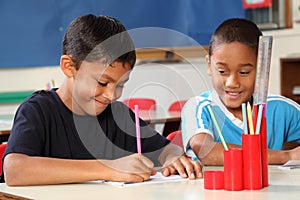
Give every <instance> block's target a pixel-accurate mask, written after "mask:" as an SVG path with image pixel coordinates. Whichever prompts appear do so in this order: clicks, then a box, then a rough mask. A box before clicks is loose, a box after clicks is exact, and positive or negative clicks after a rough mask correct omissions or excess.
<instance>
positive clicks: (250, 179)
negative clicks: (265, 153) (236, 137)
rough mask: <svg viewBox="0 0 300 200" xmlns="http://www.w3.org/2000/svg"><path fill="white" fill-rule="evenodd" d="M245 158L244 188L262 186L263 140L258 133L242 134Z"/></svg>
mask: <svg viewBox="0 0 300 200" xmlns="http://www.w3.org/2000/svg"><path fill="white" fill-rule="evenodd" d="M242 148H243V159H244V189H246V190H259V189H261V188H262V165H261V141H260V134H258V135H249V134H243V135H242Z"/></svg>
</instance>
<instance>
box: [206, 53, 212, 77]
mask: <svg viewBox="0 0 300 200" xmlns="http://www.w3.org/2000/svg"><path fill="white" fill-rule="evenodd" d="M205 63H206V72H207V74H208V75H209V76H211V74H212V73H211V63H210V59H209V56H208V55H206V56H205Z"/></svg>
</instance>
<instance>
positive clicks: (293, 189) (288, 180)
mask: <svg viewBox="0 0 300 200" xmlns="http://www.w3.org/2000/svg"><path fill="white" fill-rule="evenodd" d="M269 184H270V185H269V186H268V187H266V188H264V189H262V190H255V191H247V190H243V191H235V192H231V191H224V190H205V189H204V187H203V179H199V180H195V181H179V182H168V183H156V184H148V185H135V186H128V187H124V188H119V187H116V186H112V185H108V184H105V183H92V182H87V183H78V184H65V185H50V186H27V187H8V186H7V185H6V184H5V183H1V184H0V191H1V192H5V193H10V194H14V195H18V196H22V197H27V198H33V199H44V200H47V199H51V200H52V199H131V200H134V199H138V200H141V199H172V200H175V199H190V200H192V199H195V200H196V199H197V200H200V199H206V200H218V199H224V200H227V199H230V200H235V199H237V200H240V199H246V200H267V199H270V200H271V199H272V200H276V199H280V200H281V199H288V200H293V199H295V200H296V199H297V200H298V199H299V198H300V169H292V170H282V169H278V168H277V166H269Z"/></svg>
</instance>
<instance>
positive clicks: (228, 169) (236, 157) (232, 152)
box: [224, 148, 244, 191]
mask: <svg viewBox="0 0 300 200" xmlns="http://www.w3.org/2000/svg"><path fill="white" fill-rule="evenodd" d="M224 189H225V190H230V191H238V190H243V189H244V187H243V150H242V149H241V148H231V149H229V150H228V151H226V150H224Z"/></svg>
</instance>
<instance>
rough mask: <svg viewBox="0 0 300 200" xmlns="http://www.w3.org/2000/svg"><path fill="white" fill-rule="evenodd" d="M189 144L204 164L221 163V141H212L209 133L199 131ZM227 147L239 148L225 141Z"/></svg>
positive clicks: (222, 149) (222, 148)
mask: <svg viewBox="0 0 300 200" xmlns="http://www.w3.org/2000/svg"><path fill="white" fill-rule="evenodd" d="M189 143H190V146H191V148H192V149H193V151H194V153H195V154H196V155H197V157H198V158H199V159H200V160H201V162H202V163H203V164H204V165H211V166H213V165H223V151H224V147H223V145H222V143H221V142H214V140H213V138H212V136H211V135H209V134H207V133H199V134H196V135H195V136H193V137H192V138H191V139H190V142H189ZM227 146H228V148H240V146H238V145H235V144H229V143H227Z"/></svg>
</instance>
